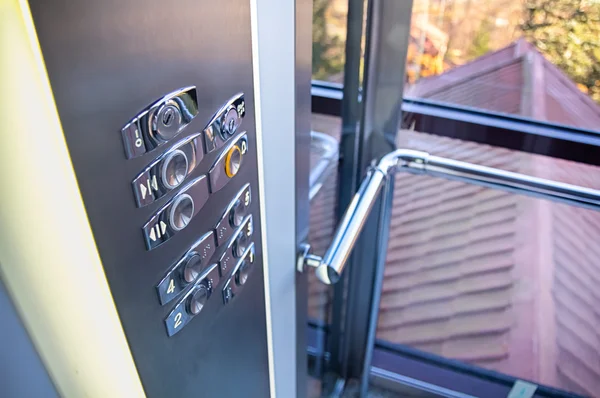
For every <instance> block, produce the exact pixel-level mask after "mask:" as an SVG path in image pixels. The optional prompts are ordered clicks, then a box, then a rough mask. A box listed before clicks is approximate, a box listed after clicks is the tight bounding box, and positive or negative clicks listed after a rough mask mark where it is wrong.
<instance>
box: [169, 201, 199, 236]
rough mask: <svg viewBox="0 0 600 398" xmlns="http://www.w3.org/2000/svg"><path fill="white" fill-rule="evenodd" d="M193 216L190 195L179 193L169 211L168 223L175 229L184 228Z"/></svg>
mask: <svg viewBox="0 0 600 398" xmlns="http://www.w3.org/2000/svg"><path fill="white" fill-rule="evenodd" d="M193 216H194V200H193V199H192V197H191V196H190V195H187V194H182V195H179V196H178V197H177V198H176V199H175V202H173V205H171V210H170V211H169V224H170V226H171V228H173V229H174V230H175V231H181V230H182V229H184V228H185V227H186V226H187V225H188V224H189V222H190V220H191V219H192V217H193Z"/></svg>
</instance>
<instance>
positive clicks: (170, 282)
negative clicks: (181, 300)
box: [156, 231, 216, 305]
mask: <svg viewBox="0 0 600 398" xmlns="http://www.w3.org/2000/svg"><path fill="white" fill-rule="evenodd" d="M215 249H216V244H215V234H214V233H213V232H212V231H210V232H208V233H206V234H204V236H202V237H201V238H200V239H198V241H197V242H196V243H194V244H193V245H192V247H191V248H190V249H189V250H188V251H187V252H186V253H185V254H184V255H183V256H182V257H181V259H179V261H177V262H176V263H175V265H174V266H173V267H172V268H171V269H170V270H169V272H167V274H166V275H165V277H164V278H163V279H162V280H161V281H160V283H159V284H158V285H157V286H156V291H157V293H158V300H159V301H160V304H161V305H165V304H167V303H169V302H170V301H171V300H173V299H174V298H176V297H177V296H179V294H180V293H181V292H182V291H184V290H185V289H186V288H187V287H188V286H189V285H190V283H187V282H186V281H185V280H184V279H183V276H182V272H183V268H184V267H185V265H186V263H187V261H188V260H189V259H190V258H191V257H192V256H194V255H196V254H198V255H200V257H202V262H203V263H205V265H206V264H208V262H209V260H210V258H211V257H212V255H213V254H214V253H215ZM203 272H204V271H203Z"/></svg>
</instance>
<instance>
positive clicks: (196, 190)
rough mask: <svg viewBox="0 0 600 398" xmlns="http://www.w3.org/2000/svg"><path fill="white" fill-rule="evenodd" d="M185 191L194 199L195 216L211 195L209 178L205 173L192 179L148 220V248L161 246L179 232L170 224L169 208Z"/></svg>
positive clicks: (143, 229) (144, 228) (145, 233)
mask: <svg viewBox="0 0 600 398" xmlns="http://www.w3.org/2000/svg"><path fill="white" fill-rule="evenodd" d="M184 193H186V194H188V195H190V196H191V197H192V199H193V201H194V212H193V214H192V218H193V217H194V216H195V215H196V214H198V212H199V211H200V209H201V208H202V207H203V206H204V204H205V203H206V201H207V200H208V197H209V195H210V194H209V192H208V178H207V177H206V176H205V175H203V176H200V177H198V178H196V179H195V180H193V181H191V182H190V183H189V184H187V185H186V186H185V187H184V188H182V189H181V192H180V193H178V194H177V196H175V197H173V198H172V199H171V200H170V201H169V202H168V203H167V204H166V205H164V206H163V207H162V208H161V209H160V210H158V211H157V212H156V214H154V216H152V217H151V218H150V220H148V222H147V223H146V224H145V225H144V226H143V227H142V232H143V234H144V240H145V242H146V248H147V249H148V250H152V249H154V248H156V247H158V246H160V245H161V244H163V243H164V242H166V241H167V240H169V239H171V238H172V237H173V236H174V235H175V234H176V233H177V231H176V230H174V229H173V228H172V227H171V225H170V224H169V220H168V217H169V210H170V208H171V205H172V204H173V203H174V201H175V200H177V198H178V197H179V196H180V195H181V194H184ZM190 222H191V220H190Z"/></svg>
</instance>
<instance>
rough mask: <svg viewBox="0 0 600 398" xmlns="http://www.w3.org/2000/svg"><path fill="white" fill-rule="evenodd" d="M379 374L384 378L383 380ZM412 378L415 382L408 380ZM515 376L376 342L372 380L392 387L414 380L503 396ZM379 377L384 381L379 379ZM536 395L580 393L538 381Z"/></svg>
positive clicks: (572, 397) (553, 397) (571, 397)
mask: <svg viewBox="0 0 600 398" xmlns="http://www.w3.org/2000/svg"><path fill="white" fill-rule="evenodd" d="M382 371H383V372H382ZM400 375H401V376H400ZM381 376H384V377H385V378H386V379H387V380H385V381H384V380H382V377H381ZM411 380H412V381H416V383H411V382H410V381H411ZM518 380H519V379H518V378H516V377H513V376H510V375H507V374H504V373H499V372H496V371H493V370H488V369H484V368H480V367H478V366H474V365H469V364H467V363H464V362H460V361H457V360H452V359H447V358H444V357H441V356H439V355H435V354H430V353H428V352H423V351H420V350H417V349H415V348H411V347H408V346H405V345H400V344H395V343H391V342H389V341H384V340H376V342H375V349H374V356H373V363H372V367H371V382H373V383H374V384H379V385H381V386H382V387H385V388H387V389H390V390H392V391H393V390H395V389H397V388H400V389H401V388H403V387H404V385H406V383H407V381H408V383H409V384H410V385H412V386H415V387H417V384H424V385H425V387H431V386H433V387H434V388H435V389H437V391H440V390H441V391H443V390H451V391H452V392H453V393H456V394H461V395H464V394H471V395H475V396H481V394H482V391H485V394H486V396H493V397H505V396H508V395H509V393H510V391H511V389H512V387H513V386H514V384H515V382H516V381H518ZM382 381H383V383H384V384H382V383H381V382H382ZM534 384H535V383H534ZM438 393H439V392H438ZM442 396H445V395H443V394H442ZM459 396H460V395H459ZM535 397H540V398H541V397H544V398H577V397H580V396H579V395H577V394H572V393H569V392H566V391H561V390H558V389H555V388H552V387H548V386H544V385H538V386H537V389H536V391H535Z"/></svg>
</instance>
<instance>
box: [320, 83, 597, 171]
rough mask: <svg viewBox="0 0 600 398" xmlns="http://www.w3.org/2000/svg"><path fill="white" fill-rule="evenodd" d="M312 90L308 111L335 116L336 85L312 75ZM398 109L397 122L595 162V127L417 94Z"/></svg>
mask: <svg viewBox="0 0 600 398" xmlns="http://www.w3.org/2000/svg"><path fill="white" fill-rule="evenodd" d="M311 92H312V111H313V113H319V114H324V115H330V116H340V109H341V97H342V92H341V87H340V86H339V85H336V84H330V83H326V82H320V81H313V83H312V89H311ZM359 95H360V94H359ZM402 111H403V115H404V116H403V118H402V119H403V120H402V128H409V129H414V130H415V131H419V132H423V133H429V134H435V135H440V136H444V137H450V138H458V139H461V140H465V141H473V142H477V143H481V144H487V145H492V146H496V147H500V148H507V149H512V150H518V151H522V152H527V153H534V154H538V155H545V156H551V157H553V158H559V159H566V160H573V161H576V162H580V163H586V164H592V165H600V132H596V131H592V130H585V129H579V128H576V127H571V126H565V125H557V124H552V123H547V122H543V121H539V120H534V119H528V118H524V117H519V116H515V115H509V114H502V113H495V112H491V111H486V110H481V109H475V108H468V107H463V106H459V105H454V104H447V103H440V102H436V101H430V100H425V99H421V98H404V101H403V103H402Z"/></svg>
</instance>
